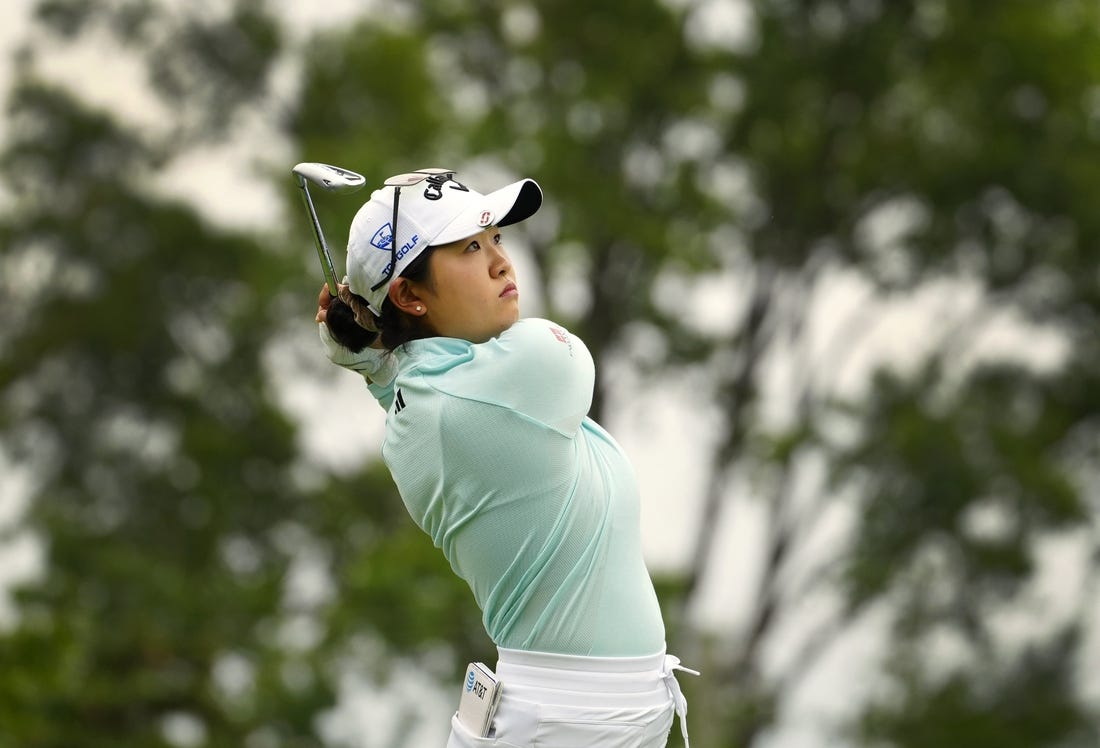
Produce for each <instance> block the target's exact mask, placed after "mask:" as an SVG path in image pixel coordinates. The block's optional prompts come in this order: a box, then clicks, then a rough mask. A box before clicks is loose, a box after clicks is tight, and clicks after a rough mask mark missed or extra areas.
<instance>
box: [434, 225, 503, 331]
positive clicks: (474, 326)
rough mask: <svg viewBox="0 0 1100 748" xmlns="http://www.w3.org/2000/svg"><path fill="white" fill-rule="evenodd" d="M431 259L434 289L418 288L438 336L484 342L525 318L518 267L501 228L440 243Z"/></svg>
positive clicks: (493, 227)
mask: <svg viewBox="0 0 1100 748" xmlns="http://www.w3.org/2000/svg"><path fill="white" fill-rule="evenodd" d="M429 261H430V262H431V263H432V265H431V278H432V283H431V287H430V288H428V287H424V288H422V289H418V290H419V291H420V295H421V298H422V299H423V300H424V302H425V306H426V307H427V320H428V321H429V322H430V323H431V325H432V328H433V329H434V330H435V332H436V334H438V335H442V336H444V337H450V338H461V339H463V340H469V341H471V342H473V343H484V342H485V341H486V340H488V339H489V338H492V337H496V336H497V335H499V334H500V333H502V332H504V331H505V330H507V329H508V328H509V327H511V326H512V325H513V324H514V323H515V321H516V320H517V319H519V289H518V287H517V285H516V275H515V269H514V268H513V267H512V261H511V260H510V259H509V258H508V254H507V253H506V252H505V251H504V243H503V241H502V240H501V235H500V230H499V229H497V228H496V227H495V226H490V227H489V228H487V229H485V230H484V231H482V232H480V233H478V234H474V235H473V236H470V237H467V238H465V239H460V240H459V241H456V242H451V243H450V244H443V245H441V246H439V247H437V248H436V249H435V251H434V252H432V256H431V259H430V260H429Z"/></svg>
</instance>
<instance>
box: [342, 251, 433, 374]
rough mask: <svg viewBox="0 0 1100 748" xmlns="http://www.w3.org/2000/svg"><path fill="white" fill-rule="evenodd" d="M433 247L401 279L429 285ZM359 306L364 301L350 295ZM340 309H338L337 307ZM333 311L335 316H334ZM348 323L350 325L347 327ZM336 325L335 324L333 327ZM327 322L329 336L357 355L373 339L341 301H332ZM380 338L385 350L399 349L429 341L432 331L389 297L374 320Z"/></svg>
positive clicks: (413, 262)
mask: <svg viewBox="0 0 1100 748" xmlns="http://www.w3.org/2000/svg"><path fill="white" fill-rule="evenodd" d="M434 250H435V247H428V248H427V249H425V250H424V251H423V252H421V253H420V255H419V256H418V257H417V258H416V259H415V260H413V261H412V262H410V263H409V266H408V267H407V268H405V270H404V271H403V272H402V273H401V277H402V278H405V279H406V280H411V281H415V282H417V283H431V267H430V265H429V263H428V258H429V257H431V254H432V252H433V251H434ZM352 296H353V297H354V298H355V300H356V301H357V303H358V304H360V305H362V306H363V307H365V306H366V303H367V302H366V299H364V298H363V297H362V296H359V295H357V294H352ZM338 307H339V308H338ZM334 312H335V317H334V315H333V313H334ZM348 321H350V322H351V324H350V325H348V324H346V323H347V322H348ZM333 322H335V323H336V324H333ZM327 323H328V326H329V331H330V332H331V333H332V337H334V338H335V339H336V342H338V343H339V344H340V345H342V346H344V347H345V348H347V349H349V350H351V351H354V352H355V353H358V352H359V351H361V350H363V349H364V348H366V347H367V346H368V345H370V343H371V342H372V341H373V340H374V338H375V337H376V333H375V332H374V331H372V330H367V329H365V328H363V327H360V326H359V324H358V323H356V321H355V313H354V312H353V311H352V309H351V307H349V306H348V305H347V304H345V303H344V302H342V301H341V300H340V299H333V300H332V303H331V304H330V305H329V308H328V315H327ZM374 323H375V326H377V327H378V329H379V331H380V332H379V333H378V334H381V336H382V346H383V347H384V348H386V349H387V350H390V351H392V350H395V349H397V348H398V347H399V346H402V345H404V344H405V343H408V342H409V341H411V340H419V339H421V338H428V337H431V336H432V335H434V334H435V332H434V331H433V330H432V329H431V328H430V327H428V326H427V325H426V324H424V320H423V318H422V317H416V316H414V315H411V314H406V313H405V312H403V311H401V310H400V309H398V308H397V307H396V306H394V304H393V302H392V301H390V300H389V299H388V298H387V299H386V300H385V301H383V302H382V316H380V317H375V318H374Z"/></svg>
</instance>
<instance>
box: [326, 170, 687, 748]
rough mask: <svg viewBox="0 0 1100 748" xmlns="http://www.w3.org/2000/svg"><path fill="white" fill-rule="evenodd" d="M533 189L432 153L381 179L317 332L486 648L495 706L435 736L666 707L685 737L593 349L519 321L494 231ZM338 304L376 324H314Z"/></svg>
mask: <svg viewBox="0 0 1100 748" xmlns="http://www.w3.org/2000/svg"><path fill="white" fill-rule="evenodd" d="M541 204H542V191H541V189H540V188H539V186H538V185H537V184H536V183H535V182H534V181H533V180H530V179H524V180H521V181H519V182H515V183H514V184H510V185H508V186H506V187H503V188H501V189H499V190H496V191H495V192H490V193H489V194H485V195H482V194H480V193H478V192H476V191H475V190H473V189H472V188H470V187H467V186H466V185H464V184H462V183H461V182H459V181H457V180H456V179H455V175H454V172H452V171H450V170H446V169H423V170H420V171H416V172H412V173H409V174H402V175H399V176H397V177H392V178H390V179H389V180H386V182H385V186H383V187H382V188H381V189H378V190H376V191H375V192H374V193H373V194H372V195H371V197H370V200H369V201H368V202H367V203H365V204H364V205H363V207H362V208H361V209H360V210H359V212H358V213H357V214H356V216H355V219H354V220H353V221H352V225H351V230H350V235H349V241H348V278H347V281H348V284H347V285H346V286H343V285H342V286H341V287H340V288H339V294H338V295H339V299H340V300H339V301H337V300H334V299H333V298H332V297H331V296H330V295H329V292H328V287H327V285H326V287H325V288H324V289H323V290H322V292H321V295H320V297H319V309H318V312H317V321H318V322H319V323H320V332H321V338H322V340H323V341H324V343H325V346H326V350H327V352H328V355H329V358H330V359H332V360H333V361H334V362H335V363H338V364H340V365H341V366H344V367H347V368H349V369H353V370H355V371H358V372H359V373H361V374H362V375H363V376H364V377H365V378H366V379H367V382H368V384H369V387H370V391H371V393H372V394H373V395H374V396H375V398H377V399H378V401H379V403H380V404H381V405H382V407H383V408H385V409H386V435H385V441H384V444H383V446H382V456H383V458H384V459H385V462H386V464H387V466H388V467H389V469H390V472H391V474H392V475H393V479H394V482H395V483H396V484H397V488H398V490H399V491H400V493H401V498H402V500H403V501H404V503H405V506H406V507H407V509H408V511H409V513H410V514H411V515H412V518H413V520H414V521H415V522H416V523H417V524H418V525H419V526H420V527H421V529H423V530H424V531H425V532H426V533H428V535H430V536H431V538H432V540H433V541H434V543H435V545H436V546H437V547H439V548H440V549H441V550H442V551H443V553H444V555H445V556H446V557H447V559H448V561H450V563H451V567H452V568H453V569H454V570H455V572H456V573H457V574H458V575H459V576H461V577H462V578H463V579H464V580H465V581H466V582H467V583H468V584H469V586H470V589H471V590H472V591H473V594H474V597H475V599H476V600H477V604H478V605H479V607H480V608H481V611H482V620H483V621H484V624H485V629H486V632H487V633H488V634H489V636H490V637H491V638H492V640H493V642H494V643H495V644H496V645H497V647H498V650H499V659H498V662H497V673H496V675H497V678H499V680H500V682H501V684H502V694H503V695H502V698H501V700H500V702H499V706H498V707H497V709H496V711H495V715H494V716H493V718H492V720H491V721H490V722H489V723H488V726H487V727H486V729H485V732H484V734H483V735H479V734H476V733H477V729H476V728H470V727H469V726H468V725H466V724H464V723H463V721H462V720H461V719H459V715H458V714H457V713H456V715H455V716H454V717H453V718H452V720H451V735H450V739H449V742H448V746H449V747H450V748H455V747H462V746H510V747H520V746H533V745H539V746H578V747H580V746H584V747H585V748H587V747H589V746H623V747H624V748H625V747H626V746H631V747H634V746H647V747H648V746H663V745H665V743H666V741H667V738H668V731H669V729H670V727H671V725H672V721H673V714H674V713H678V714H679V716H680V722H681V728H682V730H683V734H684V738H685V742H686V739H687V727H686V724H685V722H684V719H685V714H686V702H685V701H684V698H683V696H682V695H681V693H680V689H679V686H678V684H677V682H676V678H675V677H674V674H673V671H674V670H677V669H680V670H683V669H685V668H681V667H680V666H679V660H677V659H676V658H675V657H673V656H671V655H666V653H665V630H664V624H663V622H662V619H661V611H660V608H659V606H658V602H657V596H656V594H655V593H654V590H653V584H652V582H651V581H650V578H649V573H648V571H647V570H646V567H645V563H644V561H643V559H642V552H641V547H640V546H641V536H640V528H639V497H638V486H637V484H636V482H635V477H634V474H633V471H632V469H631V467H630V465H629V464H628V462H627V459H626V457H625V455H624V454H623V452H622V450H621V449H620V447H619V446H618V444H616V442H615V441H614V439H612V438H611V436H610V435H609V434H608V433H607V432H606V431H604V430H603V429H602V428H600V426H599V425H597V424H596V423H595V422H594V421H592V420H591V419H590V418H588V417H587V413H588V409H589V407H590V405H591V401H592V389H593V383H594V377H595V372H594V369H593V363H592V357H591V356H590V354H589V352H588V350H587V348H585V345H584V343H583V342H581V341H580V340H579V339H578V338H576V337H575V336H573V335H571V334H570V333H569V332H568V331H566V330H565V329H563V328H562V327H560V326H559V325H556V324H554V323H552V322H548V321H546V320H541V319H523V320H521V319H520V318H519V288H518V286H517V283H516V277H515V272H514V269H513V267H512V263H511V261H510V260H509V258H508V254H507V252H506V251H505V246H504V242H503V240H502V238H501V228H502V227H505V226H508V225H510V224H514V223H517V222H519V221H522V220H524V219H526V218H528V217H530V216H531V215H533V214H534V213H535V212H536V211H537V210H538V209H539V206H540V205H541ZM345 304H346V305H347V306H348V307H350V310H351V312H352V313H353V315H354V319H355V321H356V323H358V325H359V326H361V327H362V328H364V329H366V330H370V331H377V332H378V333H379V335H378V338H377V339H376V340H375V342H374V343H373V344H372V345H371V346H370V347H367V348H363V349H362V350H360V351H359V352H358V353H356V352H354V351H353V350H351V349H352V348H356V347H359V346H358V345H356V344H354V343H349V344H348V345H347V346H345V345H341V343H340V342H339V341H338V340H336V339H334V334H333V332H332V331H330V329H329V327H328V325H326V324H325V323H326V320H327V319H328V315H329V312H330V309H331V310H332V311H333V312H334V318H335V311H336V308H337V307H338V306H342V305H345ZM335 334H336V335H338V336H340V337H341V339H342V340H345V341H347V340H348V339H347V338H345V337H344V336H342V335H341V334H340V333H338V332H337V333H335ZM689 672H693V671H689Z"/></svg>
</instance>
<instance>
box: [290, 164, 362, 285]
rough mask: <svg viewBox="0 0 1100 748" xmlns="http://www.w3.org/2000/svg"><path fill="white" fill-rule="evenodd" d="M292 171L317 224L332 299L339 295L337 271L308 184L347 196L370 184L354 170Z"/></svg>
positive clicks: (309, 167)
mask: <svg viewBox="0 0 1100 748" xmlns="http://www.w3.org/2000/svg"><path fill="white" fill-rule="evenodd" d="M292 171H293V173H294V176H295V177H296V178H297V180H298V186H299V187H301V188H302V200H303V201H304V202H305V204H306V210H307V211H308V212H309V219H310V222H311V223H312V224H313V236H314V238H316V240H317V257H318V259H320V261H321V270H322V272H324V274H325V280H326V281H327V282H328V292H329V294H330V295H331V296H335V295H336V283H337V278H336V269H335V268H334V267H333V265H332V255H331V254H330V253H329V251H328V244H326V243H325V234H324V232H323V231H322V230H321V222H320V221H319V220H318V219H317V211H316V209H314V207H313V198H312V197H311V196H310V194H309V187H308V186H307V183H308V182H313V184H315V185H317V186H318V187H320V188H321V189H323V190H326V191H328V192H335V193H336V194H338V195H344V194H348V193H351V192H355V191H356V190H358V189H360V188H361V187H362V186H363V185H364V184H366V180H365V179H364V178H363V176H362V175H361V174H356V173H355V172H354V171H349V170H347V169H341V168H340V167H338V166H330V165H328V164H319V163H315V162H306V163H301V164H298V165H297V166H295V167H294V168H293V169H292Z"/></svg>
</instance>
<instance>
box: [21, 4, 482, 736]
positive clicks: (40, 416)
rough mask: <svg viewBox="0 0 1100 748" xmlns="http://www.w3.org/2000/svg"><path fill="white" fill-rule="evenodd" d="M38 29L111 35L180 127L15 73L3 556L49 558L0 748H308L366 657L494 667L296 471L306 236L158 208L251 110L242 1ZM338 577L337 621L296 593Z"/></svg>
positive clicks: (419, 563) (388, 513) (407, 561)
mask: <svg viewBox="0 0 1100 748" xmlns="http://www.w3.org/2000/svg"><path fill="white" fill-rule="evenodd" d="M36 22H37V30H36V34H37V36H36V37H35V38H36V44H37V43H44V44H46V45H49V44H55V45H56V44H59V43H74V44H75V43H78V42H79V41H80V40H81V39H83V38H86V37H87V36H94V35H97V34H100V35H102V34H104V33H106V34H107V36H106V37H102V36H101V37H100V43H102V39H103V38H107V39H110V40H112V43H113V44H115V45H116V46H115V47H114V49H113V51H114V53H115V54H118V55H119V56H124V55H135V56H136V57H137V59H138V61H139V63H140V61H141V60H146V61H147V63H146V65H145V70H146V71H147V73H148V75H149V83H150V91H152V92H153V93H155V94H156V95H159V96H160V97H162V99H163V100H164V101H165V102H167V104H168V106H169V108H170V110H171V111H172V112H173V117H172V118H171V119H170V120H168V121H166V122H164V123H162V127H160V128H158V127H156V126H154V127H138V126H135V125H133V124H132V123H129V122H127V121H126V120H125V118H124V117H122V116H120V115H119V114H118V113H116V112H112V111H105V110H103V109H100V108H98V107H96V106H94V105H92V104H90V103H87V102H86V101H85V100H84V97H82V96H81V95H80V94H81V92H79V91H73V90H66V89H63V88H60V87H56V86H55V85H51V84H48V83H46V82H44V81H43V80H42V79H41V78H40V77H39V75H38V67H37V64H36V63H37V62H38V57H39V55H40V54H43V53H44V49H45V50H48V49H49V47H48V46H46V47H44V48H40V47H38V46H36V45H30V46H28V47H27V48H25V49H24V50H22V52H21V55H20V67H19V68H18V77H17V81H16V85H15V88H14V90H13V92H12V94H11V96H10V101H9V110H10V113H11V118H10V131H9V133H10V137H9V142H8V143H7V147H6V149H5V151H4V153H3V157H2V160H0V169H2V175H3V181H4V184H5V186H6V188H7V191H8V194H9V195H10V200H9V204H8V206H7V208H8V209H7V210H6V211H5V213H4V215H3V217H2V220H0V233H2V236H3V240H2V242H0V246H2V247H3V249H2V250H0V267H2V270H0V284H2V287H3V292H2V293H0V310H2V313H3V315H4V317H5V319H6V321H7V324H6V325H5V326H4V328H3V330H2V331H0V393H2V397H0V449H2V450H3V453H4V455H5V456H6V457H7V458H8V459H10V460H14V461H15V462H16V464H20V465H23V466H27V467H30V468H31V469H33V471H34V476H35V479H34V481H33V485H34V491H33V495H32V497H31V502H30V508H29V510H28V512H27V515H26V517H24V518H23V520H22V522H21V523H20V526H19V527H16V528H13V529H9V530H8V532H7V534H9V535H14V534H15V533H16V532H23V531H28V530H29V531H30V532H32V533H33V534H34V536H35V537H37V538H39V539H40V540H41V542H42V543H43V544H44V545H45V548H46V552H45V564H46V569H45V574H44V577H43V579H41V580H40V581H37V582H34V583H32V584H29V585H25V586H24V587H23V588H22V589H20V590H19V591H18V594H17V597H16V600H17V602H18V607H19V618H18V622H17V626H16V627H15V629H14V630H12V631H10V632H5V633H4V634H0V746H4V747H5V748H6V747H7V746H12V747H13V748H15V747H18V748H29V747H30V746H42V747H45V746H58V747H60V746H65V747H66V748H72V747H73V746H143V747H146V746H156V745H209V746H241V745H249V746H267V745H280V746H292V745H317V744H318V743H319V741H320V739H319V733H318V730H319V726H318V724H319V723H318V716H319V715H320V714H321V713H322V712H323V711H324V710H325V709H328V708H330V707H331V706H332V705H333V702H334V696H335V690H336V688H337V686H338V683H339V680H340V677H341V669H340V668H341V658H342V657H343V656H344V654H345V652H346V650H347V648H348V641H349V640H350V639H352V638H353V637H358V638H360V639H363V638H366V639H368V640H371V639H378V638H389V639H390V641H391V644H392V649H393V651H396V652H399V653H400V652H409V651H413V650H415V649H418V648H420V647H423V646H424V644H425V642H428V641H431V640H432V639H433V638H435V639H438V640H440V641H445V640H447V639H448V637H449V638H450V639H451V640H453V641H454V642H455V643H456V644H455V647H454V649H455V650H456V651H458V650H459V649H461V650H462V655H461V656H462V657H465V656H467V653H468V652H470V651H474V652H477V651H478V650H477V649H476V646H481V647H482V648H484V647H485V646H486V643H485V642H483V641H482V640H483V639H484V637H481V638H480V639H476V644H473V643H471V640H472V639H475V636H474V634H475V633H476V632H477V628H478V619H477V611H476V609H475V608H474V606H473V604H472V602H471V601H469V596H468V592H467V591H466V590H465V588H464V587H463V586H462V585H461V584H460V583H458V582H454V581H453V580H451V577H450V575H449V574H446V573H445V571H444V568H443V567H444V566H445V564H444V562H442V560H441V559H439V558H438V557H437V554H436V553H435V552H434V549H432V548H431V543H430V541H428V539H427V538H425V537H423V536H422V535H421V534H419V533H418V532H415V533H414V532H413V531H412V530H414V529H415V528H408V522H407V519H406V518H405V515H404V512H403V511H402V509H401V505H400V502H399V501H398V500H397V497H396V493H395V491H394V489H393V487H392V484H391V482H390V481H389V480H388V479H387V478H386V477H385V476H384V475H383V474H380V473H379V471H378V469H377V467H373V468H371V469H369V470H364V471H363V472H362V473H359V474H356V475H353V476H349V477H347V478H345V479H340V480H333V481H332V482H326V481H325V478H326V476H325V475H321V476H319V478H320V479H318V476H317V475H316V471H315V470H312V471H311V470H310V469H309V468H308V466H304V465H303V464H302V462H301V460H300V458H299V455H298V452H297V447H296V437H295V427H294V425H293V424H292V423H290V422H289V421H288V420H287V417H286V415H285V414H284V413H282V412H281V411H280V409H279V408H278V407H277V405H276V399H275V397H274V393H273V389H272V387H271V385H270V383H269V381H268V379H267V376H268V375H267V370H266V366H265V360H266V356H267V352H268V349H269V346H270V342H271V340H272V338H273V337H276V336H279V335H281V334H282V333H284V332H285V328H286V325H287V323H286V321H285V319H284V318H285V317H286V316H287V315H288V314H295V315H297V314H301V315H302V316H301V319H302V320H308V319H309V315H311V314H312V312H309V311H305V313H304V314H303V309H304V308H305V307H306V306H307V305H308V303H309V301H310V297H311V296H312V295H313V294H314V293H315V288H314V286H315V284H314V283H313V282H312V281H309V282H308V285H307V281H306V278H305V277H304V276H303V274H302V273H301V269H302V267H303V265H304V264H305V261H304V260H305V258H308V253H302V252H301V251H300V250H301V248H302V247H308V246H309V241H310V240H309V239H308V235H307V234H306V233H304V232H301V233H300V234H299V235H298V236H296V237H295V238H296V239H297V240H299V241H298V242H297V244H296V245H295V246H294V247H293V248H291V247H290V244H289V242H287V241H285V240H284V241H283V242H272V241H271V239H270V237H263V236H246V235H244V234H242V233H240V232H233V231H228V230H224V229H219V228H217V227H215V226H211V225H209V224H207V223H206V222H204V220H203V219H202V218H201V217H200V216H199V215H197V214H196V213H195V211H194V209H193V208H191V207H188V206H185V205H184V204H181V203H179V202H175V201H172V200H170V199H168V198H166V197H164V196H163V195H162V194H161V193H160V192H159V191H158V189H157V188H156V186H155V181H154V179H153V177H154V176H155V174H156V172H157V171H158V170H159V169H161V168H163V167H165V166H166V165H169V164H171V163H173V162H174V161H176V160H178V159H182V158H185V157H186V156H187V154H188V153H189V152H190V151H191V150H192V149H195V148H201V147H204V146H206V145H209V144H210V143H212V142H218V141H220V140H223V139H225V138H226V137H228V135H229V134H230V132H231V131H232V129H233V127H234V126H235V123H236V122H237V121H238V120H239V119H240V117H241V116H242V113H243V112H246V111H247V110H248V109H249V108H252V107H256V106H257V105H258V104H257V102H261V101H263V100H264V97H265V90H266V87H267V82H268V78H269V76H270V68H271V65H272V63H273V62H274V60H275V59H276V55H277V53H279V51H280V49H281V48H282V45H283V41H282V34H281V31H280V29H279V27H278V24H277V23H276V21H275V19H274V18H272V17H271V16H270V15H269V14H268V13H267V12H266V11H265V10H264V9H263V7H262V6H261V5H260V4H257V3H252V2H241V3H238V4H236V5H234V6H232V8H230V9H228V12H226V13H224V14H219V15H217V16H215V17H214V18H211V17H210V16H209V14H206V13H204V12H202V9H201V8H196V9H188V8H184V7H183V6H176V5H174V4H170V3H164V4H155V3H129V2H120V3H114V4H103V5H97V6H89V5H87V4H85V3H79V2H64V1H62V0H57V1H48V2H42V3H40V4H39V6H38V9H37V15H36ZM284 178H285V179H286V188H287V194H288V200H289V199H297V197H296V195H293V194H292V192H293V187H291V183H290V179H289V177H288V176H284ZM235 187H236V185H233V184H230V185H210V186H209V188H210V189H216V190H222V191H226V192H229V191H232V190H234V189H235ZM297 207H298V209H299V210H300V206H297ZM295 218H296V219H300V215H299V214H297V213H295ZM296 223H297V224H298V225H301V226H302V227H303V228H304V226H305V223H304V221H301V220H298V221H296ZM288 250H289V251H288ZM303 255H305V258H303ZM307 289H308V290H307ZM288 299H290V302H289V303H288ZM297 320H298V318H295V324H298V321H297ZM397 518H400V519H401V520H402V521H401V524H400V526H399V527H397V528H395V527H394V525H395V520H396V519H397ZM380 559H385V562H382V561H381V560H380ZM327 560H330V562H331V563H332V564H334V565H335V568H336V569H337V572H336V574H337V576H338V580H339V583H340V585H341V592H343V590H344V589H347V590H349V592H348V594H347V595H346V596H345V597H343V598H341V599H339V600H337V601H336V602H333V601H332V600H331V599H330V598H329V597H326V596H325V595H324V588H323V586H322V588H321V592H320V593H318V592H317V585H313V586H312V587H310V586H309V585H307V584H305V583H303V582H301V581H300V580H301V578H302V576H303V575H308V574H309V573H310V570H311V568H313V567H315V566H316V565H317V564H324V563H326V561H327ZM311 565H312V566H311ZM398 572H399V573H398ZM419 574H423V575H424V576H425V577H428V578H431V579H438V580H440V581H439V582H438V583H435V584H431V585H427V584H419V585H418V584H414V583H413V582H414V581H416V582H419V579H418V575H419ZM345 585H346V587H345ZM311 590H312V591H311ZM417 591H419V592H420V593H421V594H419V595H416V594H412V593H415V592H417ZM318 595H320V597H318ZM410 606H412V608H414V609H415V612H413V611H412V610H410ZM443 612H446V613H447V615H448V616H449V617H450V620H451V621H453V622H455V623H456V625H455V626H454V628H453V629H452V628H447V627H444V626H441V625H439V624H438V622H439V621H440V619H441V617H442V616H441V613H443ZM330 619H332V621H335V624H332V625H330V623H331V622H330ZM417 620H424V621H426V622H428V623H429V624H430V625H425V626H421V627H418V626H413V625H409V624H408V622H409V621H417ZM383 654H385V653H383ZM387 661H388V660H387V657H386V656H383V657H380V658H378V660H377V661H376V662H373V663H371V664H372V665H374V666H375V667H376V668H377V670H378V671H379V672H385V670H386V662H387ZM379 677H381V676H379Z"/></svg>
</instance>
